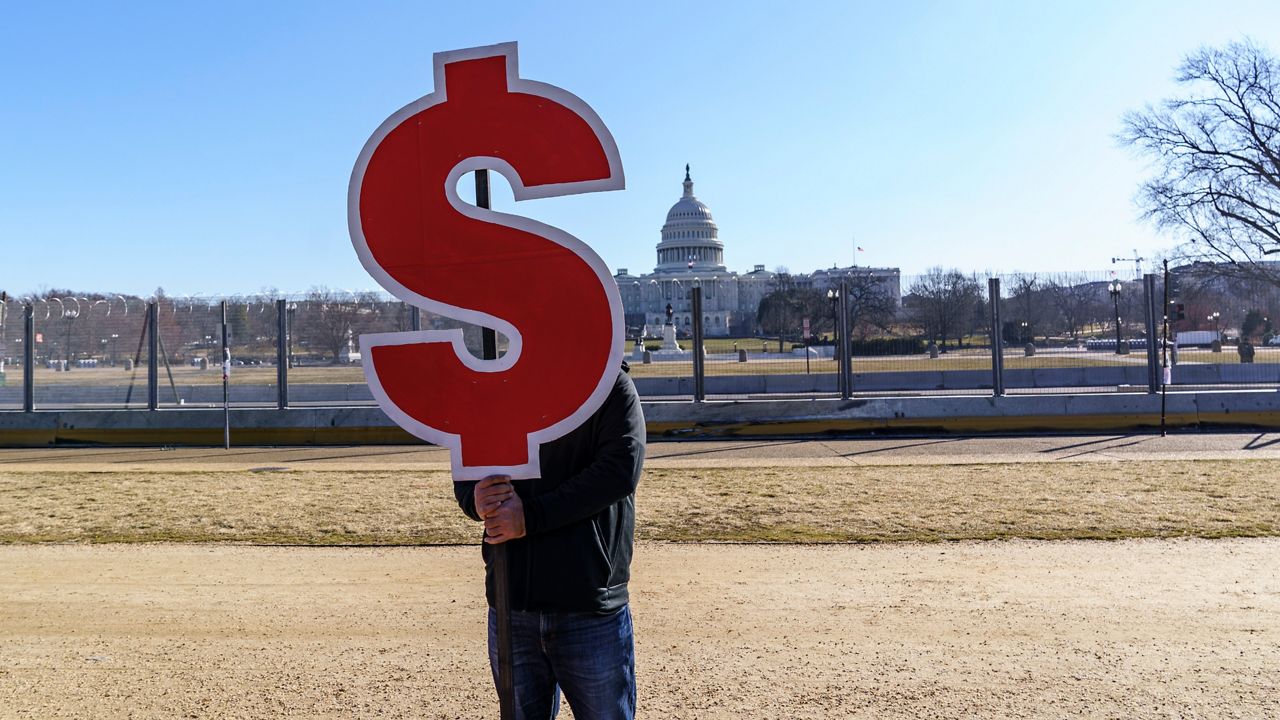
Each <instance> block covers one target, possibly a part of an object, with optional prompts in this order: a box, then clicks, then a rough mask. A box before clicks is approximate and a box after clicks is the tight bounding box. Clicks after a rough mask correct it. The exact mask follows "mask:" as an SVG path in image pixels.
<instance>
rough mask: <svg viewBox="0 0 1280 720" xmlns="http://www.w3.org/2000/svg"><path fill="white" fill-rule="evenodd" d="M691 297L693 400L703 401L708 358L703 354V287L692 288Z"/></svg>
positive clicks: (705, 393)
mask: <svg viewBox="0 0 1280 720" xmlns="http://www.w3.org/2000/svg"><path fill="white" fill-rule="evenodd" d="M689 298H690V300H691V301H692V309H693V401H694V402H702V401H703V400H706V399H707V392H706V385H705V382H706V358H705V357H703V355H702V342H703V341H702V333H703V330H704V328H703V327H702V288H701V287H697V286H695V287H694V288H693V289H691V290H690V291H689Z"/></svg>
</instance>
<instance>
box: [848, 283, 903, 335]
mask: <svg viewBox="0 0 1280 720" xmlns="http://www.w3.org/2000/svg"><path fill="white" fill-rule="evenodd" d="M847 287H848V288H849V298H848V302H849V327H851V328H853V332H855V333H857V334H858V336H859V337H860V338H862V339H866V337H867V334H868V333H869V331H871V330H872V329H875V330H880V331H885V330H888V329H889V325H890V324H892V323H893V318H894V315H896V314H897V312H898V306H897V302H896V301H895V300H894V299H893V295H892V294H891V293H890V292H889V289H888V288H887V287H885V285H884V283H883V282H881V281H879V280H877V279H876V278H874V277H872V276H871V273H866V274H860V275H853V276H851V277H850V278H849V281H848V283H847Z"/></svg>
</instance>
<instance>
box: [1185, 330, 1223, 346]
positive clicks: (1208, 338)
mask: <svg viewBox="0 0 1280 720" xmlns="http://www.w3.org/2000/svg"><path fill="white" fill-rule="evenodd" d="M1217 339H1218V333H1216V332H1214V331H1212V330H1186V331H1183V332H1180V333H1178V335H1177V341H1178V347H1209V346H1210V345H1212V344H1213V342H1214V341H1215V340H1217Z"/></svg>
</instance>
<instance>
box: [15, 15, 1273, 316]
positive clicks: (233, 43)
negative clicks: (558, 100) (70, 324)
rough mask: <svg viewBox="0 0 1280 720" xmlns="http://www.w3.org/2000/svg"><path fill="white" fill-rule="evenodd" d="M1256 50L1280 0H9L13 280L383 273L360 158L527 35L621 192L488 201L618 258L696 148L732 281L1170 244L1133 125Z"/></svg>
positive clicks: (207, 289) (1064, 263) (232, 288)
mask: <svg viewBox="0 0 1280 720" xmlns="http://www.w3.org/2000/svg"><path fill="white" fill-rule="evenodd" d="M615 6H616V7H615ZM1245 36H1250V37H1253V38H1254V39H1255V40H1257V41H1258V42H1260V43H1262V44H1263V45H1266V46H1268V47H1270V48H1271V49H1272V50H1280V4H1277V3H1274V2H1272V3H1263V2H1257V3H1252V2H1223V3H1212V4H1209V3H1178V2H1062V3H1039V2H1037V3H1022V2H1003V3H996V2H937V3H926V2H918V3H889V2H882V3H843V2H830V3H805V4H801V3H790V4H784V3H747V2H733V3H690V2H670V3H663V2H649V3H632V4H626V5H625V6H624V5H623V4H614V3H598V2H596V3H557V4H555V5H552V4H550V3H539V4H534V3H504V2H493V1H491V2H485V3H458V4H448V5H446V4H443V3H425V2H406V3H387V2H370V3H349V4H337V3H301V2H299V3H286V2H274V3H235V2H227V3H203V4H195V3H154V4H150V3H128V4H126V3H84V4H70V3H66V4H63V3H58V4H53V3H24V4H17V3H13V4H9V5H7V6H5V7H4V9H3V10H0V87H3V89H4V90H3V93H4V95H3V101H2V102H0V243H3V251H2V252H0V288H3V289H7V290H9V291H11V292H19V293H21V292H27V291H31V290H38V289H40V288H42V287H56V288H67V287H69V288H73V289H75V290H84V291H95V290H100V291H106V290H114V291H123V292H134V293H139V294H147V293H150V292H151V291H153V290H154V289H155V288H156V287H157V286H163V287H164V288H165V289H166V290H167V291H168V292H169V293H170V294H190V293H196V292H201V293H204V294H206V295H208V294H219V293H244V292H255V291H258V290H260V289H263V288H278V289H281V290H285V291H303V290H306V289H307V288H309V287H312V286H316V285H325V286H329V287H334V288H346V289H372V288H373V287H374V284H373V281H372V280H371V279H370V278H369V276H368V275H367V274H366V273H365V272H364V270H363V269H362V268H361V266H360V264H359V262H358V261H357V259H356V256H355V253H354V252H353V250H352V248H351V242H350V239H349V238H348V236H347V230H346V208H345V196H346V190H347V182H348V179H349V176H350V172H351V167H352V164H353V162H354V161H355V158H356V154H357V153H358V152H359V150H360V147H361V146H362V145H363V143H364V141H365V140H366V139H367V138H368V136H369V134H370V133H371V132H372V131H373V130H374V129H375V128H376V127H377V126H378V124H379V123H380V122H381V121H382V120H383V119H384V118H385V117H386V116H387V115H389V114H390V113H391V112H393V111H394V110H396V109H397V108H399V107H400V106H402V105H403V104H405V103H406V102H408V101H410V100H412V99H414V98H416V97H419V96H421V95H424V94H426V93H428V92H430V91H431V89H432V78H431V55H432V53H433V52H435V51H439V50H448V49H455V48H462V47H470V46H475V45H484V44H490V43H494V42H501V41H507V40H516V41H518V42H519V43H520V63H521V71H522V75H524V76H525V77H528V78H531V79H535V80H540V81H543V82H549V83H551V84H554V85H559V86H561V87H564V88H566V89H568V90H570V91H571V92H573V93H575V94H577V95H579V96H580V97H582V98H583V99H585V100H586V101H587V102H588V103H590V104H591V105H592V106H593V107H594V108H595V109H596V111H597V112H598V113H599V114H600V115H601V117H602V118H603V119H604V121H605V122H606V123H607V124H608V125H609V127H610V129H611V130H612V131H613V134H614V136H615V138H616V139H617V141H618V145H619V148H620V150H621V153H622V159H623V164H624V167H625V169H626V174H627V185H628V187H627V190H625V191H623V192H616V193H604V194H590V195H584V196H577V197H571V198H557V199H549V200H537V201H530V202H524V203H520V205H519V206H518V207H517V206H515V205H514V204H513V203H512V202H511V199H510V194H509V191H508V190H505V189H500V190H499V192H498V194H497V196H496V198H495V199H496V206H497V207H498V208H499V209H503V210H505V211H509V212H520V213H522V214H526V215H529V216H531V217H535V218H538V219H539V220H542V221H544V222H549V223H551V224H554V225H557V226H559V227H562V228H564V229H565V230H568V231H569V232H572V233H574V234H575V235H577V236H579V237H581V238H582V239H584V240H586V241H587V242H588V243H590V244H591V245H592V246H593V247H595V248H596V250H597V251H598V252H599V253H600V254H601V255H602V256H603V257H604V259H605V261H606V263H608V265H609V266H610V267H614V268H616V267H627V268H630V269H631V270H632V272H637V271H648V270H650V269H651V268H652V266H653V264H654V251H653V248H654V245H655V244H656V243H657V241H658V229H659V227H660V226H661V224H662V221H663V217H664V215H665V213H666V210H667V208H668V207H669V206H670V205H671V203H673V202H674V201H675V200H676V198H677V197H679V193H680V180H681V179H682V177H683V167H684V164H685V163H686V162H688V163H691V164H692V165H693V174H694V179H695V181H696V182H697V186H696V192H697V194H698V196H699V197H700V198H701V199H702V200H703V201H704V202H706V203H707V204H708V205H709V206H710V207H711V209H712V211H713V212H714V214H715V218H716V221H717V223H718V224H719V226H720V231H721V239H722V240H723V241H724V242H725V246H726V251H725V255H726V261H727V263H728V264H729V266H730V268H731V269H736V270H749V269H750V268H751V266H752V265H753V264H756V263H763V264H765V265H766V266H768V267H770V268H774V267H777V266H786V267H789V268H790V269H792V270H795V271H808V270H812V269H815V268H817V267H829V266H831V265H832V264H833V263H839V264H841V265H847V264H849V263H851V262H852V261H853V259H854V253H853V246H854V244H855V242H856V244H858V245H861V246H862V247H863V248H865V250H866V252H864V253H862V254H861V257H860V258H859V262H860V263H861V264H873V265H890V266H897V267H901V268H902V270H903V272H904V273H915V272H919V271H921V270H923V269H925V268H927V267H929V266H932V265H944V266H957V267H961V268H964V269H966V270H975V271H984V270H996V271H1012V270H1075V269H1108V268H1110V267H1111V264H1110V258H1111V257H1112V256H1115V255H1122V256H1123V255H1129V254H1130V253H1131V251H1132V249H1134V248H1137V249H1138V250H1139V252H1140V253H1142V254H1143V255H1146V256H1148V257H1152V256H1153V255H1154V254H1155V253H1158V252H1160V251H1161V250H1162V249H1165V248H1167V247H1169V246H1170V245H1171V240H1170V239H1169V238H1166V237H1161V236H1159V235H1157V234H1156V233H1155V231H1154V230H1153V229H1151V228H1150V227H1149V226H1147V225H1145V224H1143V223H1142V222H1141V221H1140V219H1139V218H1138V214H1137V211H1136V210H1135V208H1134V206H1133V203H1132V198H1133V195H1134V192H1135V190H1136V188H1137V184H1138V182H1139V181H1140V180H1141V178H1142V177H1143V175H1144V164H1143V162H1142V161H1141V160H1138V159H1135V158H1134V157H1132V156H1131V155H1130V153H1129V152H1128V151H1127V150H1125V149H1123V148H1120V147H1118V146H1117V145H1116V142H1115V140H1114V133H1115V132H1116V131H1117V130H1118V129H1119V124H1120V117H1121V115H1122V114H1123V113H1124V112H1125V111H1126V110H1130V109H1137V108H1140V107H1142V106H1143V105H1144V104H1145V103H1147V102H1153V101H1158V100H1159V99H1161V98H1162V97H1165V96H1167V95H1169V94H1170V93H1171V92H1173V83H1172V75H1173V70H1174V67H1175V66H1176V64H1177V63H1178V61H1179V59H1180V58H1181V56H1182V55H1184V54H1185V53H1187V52H1188V51H1191V50H1193V49H1194V48H1196V47H1198V46H1200V45H1203V44H1220V43H1223V42H1226V41H1229V40H1233V39H1240V38H1243V37H1245ZM504 193H505V195H504ZM855 239H856V240H855Z"/></svg>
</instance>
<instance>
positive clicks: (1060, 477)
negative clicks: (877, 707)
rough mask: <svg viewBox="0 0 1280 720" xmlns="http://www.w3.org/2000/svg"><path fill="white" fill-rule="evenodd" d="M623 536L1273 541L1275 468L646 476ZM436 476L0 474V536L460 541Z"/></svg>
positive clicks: (1271, 463)
mask: <svg viewBox="0 0 1280 720" xmlns="http://www.w3.org/2000/svg"><path fill="white" fill-rule="evenodd" d="M636 505H637V512H638V520H637V525H636V527H637V536H638V537H639V538H641V539H646V540H659V541H784V542H846V541H857V542H880V541H903V540H914V541H939V540H961V539H995V538H1039V539H1063V538H1101V539H1117V538H1133V537H1179V536H1197V537H1231V536H1259V535H1276V534H1280V461H1275V460H1255V461H1214V460H1203V461H1151V462H1142V463H1138V462H1115V463H1100V462H1090V463H1079V464H1076V463H1044V464H1023V465H1017V464H1003V465H998V464H990V465H983V464H973V465H955V466H914V467H913V466H894V467H848V468H844V467H837V468H830V467H781V466H779V467H763V468H752V469H741V470H739V469H714V468H707V469H700V468H693V469H653V470H649V471H646V473H645V477H644V479H643V481H642V483H641V488H640V491H639V494H638V496H637V501H636ZM478 536H479V532H478V526H477V525H476V524H475V523H473V522H471V521H470V520H468V519H466V518H465V517H464V516H463V515H462V514H461V512H460V511H459V510H458V509H457V507H456V505H455V502H454V498H453V483H452V482H451V481H450V479H449V475H448V474H447V473H445V472H437V471H431V472H406V471H378V472H349V471H284V472H271V471H264V472H239V471H235V472H172V473H166V472H153V473H134V472H65V471H41V472H8V473H6V474H3V475H0V543H6V544H12V543H33V542H152V541H173V542H240V543H265V544H304V545H342V544H411V545H421V544H457V543H474V542H476V540H477V539H478Z"/></svg>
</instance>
